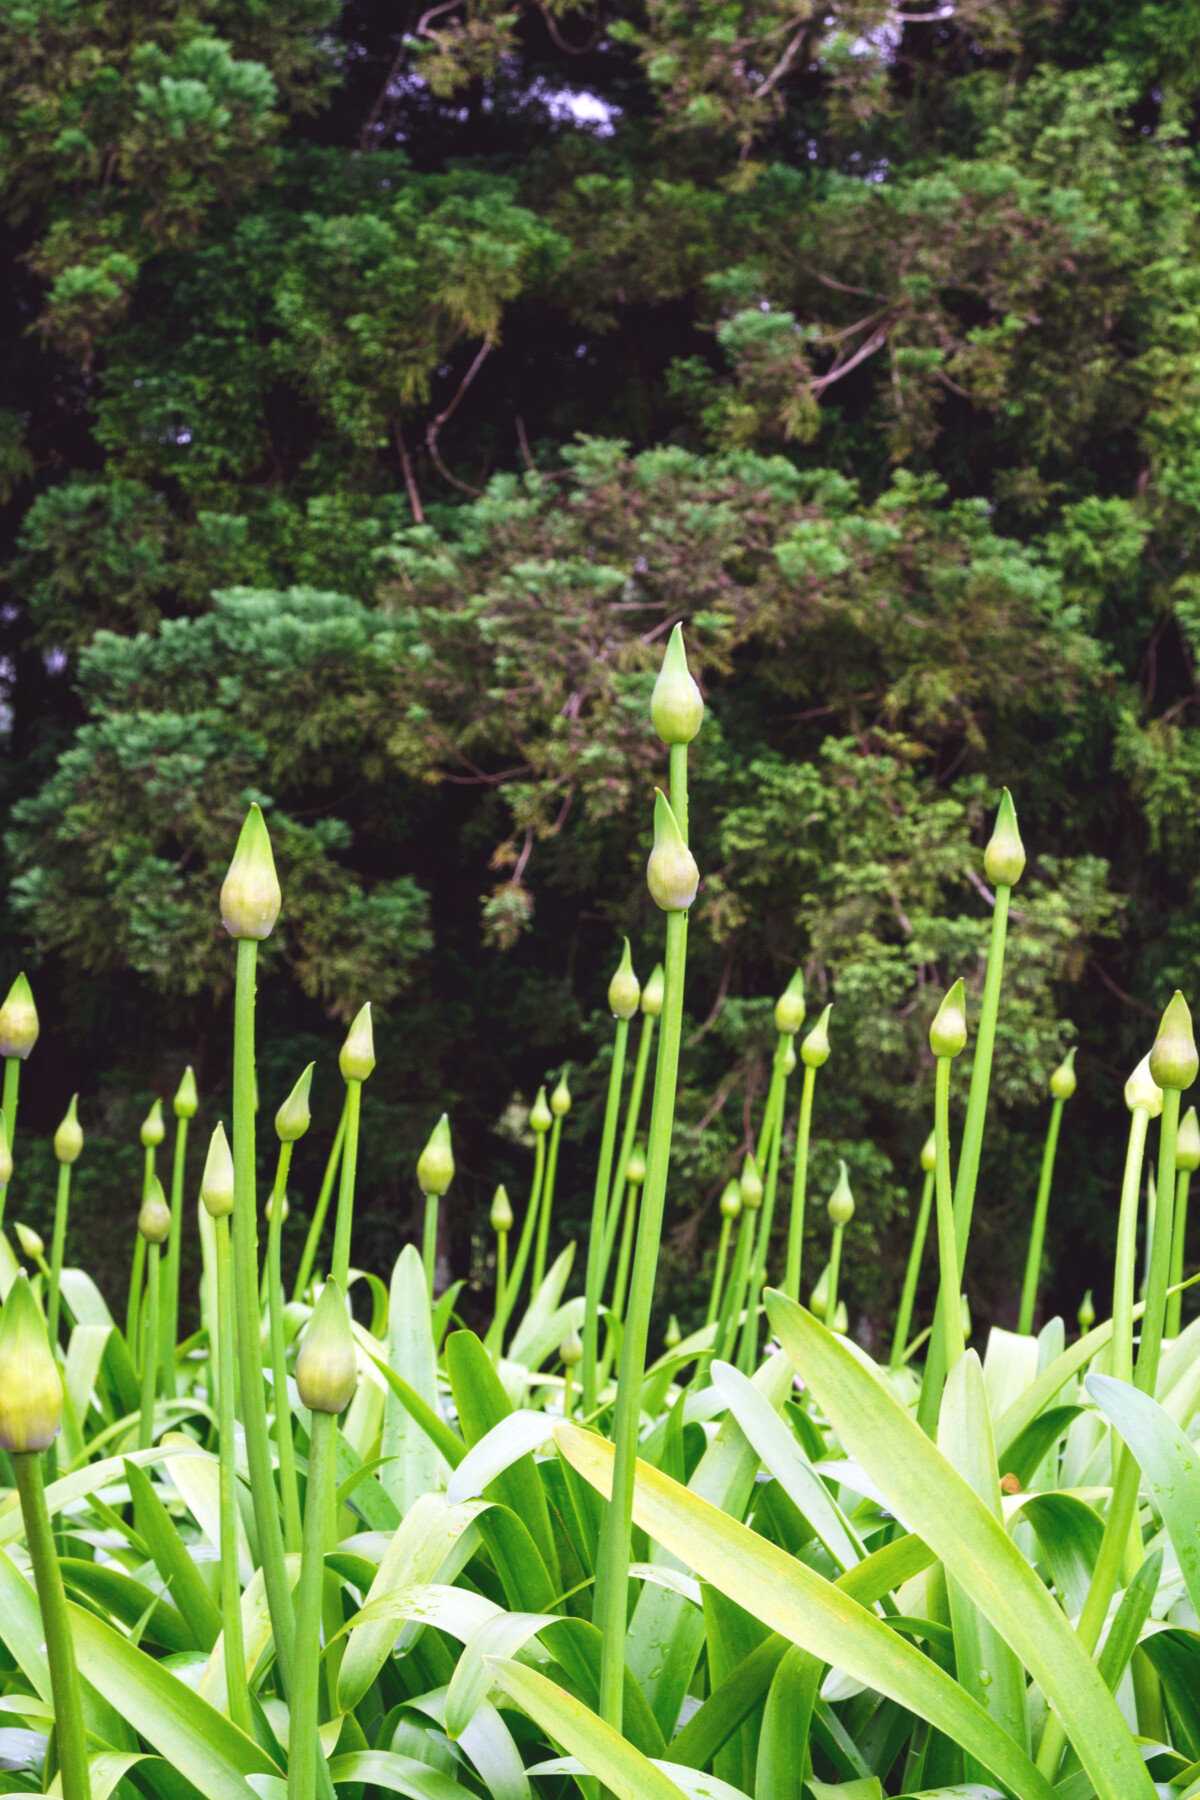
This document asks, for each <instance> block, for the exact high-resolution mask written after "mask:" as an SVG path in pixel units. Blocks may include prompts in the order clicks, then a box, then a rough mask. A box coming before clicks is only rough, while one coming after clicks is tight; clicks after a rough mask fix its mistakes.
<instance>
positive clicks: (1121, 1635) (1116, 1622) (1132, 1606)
mask: <svg viewBox="0 0 1200 1800" xmlns="http://www.w3.org/2000/svg"><path fill="white" fill-rule="evenodd" d="M1162 1565H1163V1553H1162V1551H1161V1550H1153V1551H1151V1553H1150V1555H1149V1556H1148V1557H1147V1558H1146V1560H1145V1562H1144V1563H1143V1564H1142V1566H1141V1568H1140V1569H1139V1570H1138V1572H1137V1574H1136V1575H1135V1576H1134V1578H1133V1580H1132V1581H1131V1582H1130V1584H1129V1586H1128V1587H1127V1588H1126V1589H1125V1592H1124V1594H1123V1595H1122V1596H1121V1604H1120V1606H1118V1608H1117V1611H1116V1615H1115V1617H1114V1619H1113V1622H1112V1624H1111V1625H1110V1626H1109V1629H1108V1636H1107V1637H1106V1638H1105V1640H1104V1646H1103V1648H1102V1649H1101V1651H1100V1654H1099V1656H1098V1657H1097V1658H1096V1667H1097V1668H1098V1669H1099V1671H1100V1673H1101V1675H1103V1677H1104V1679H1105V1681H1106V1682H1107V1683H1108V1685H1109V1687H1110V1688H1111V1689H1112V1691H1113V1692H1114V1693H1115V1692H1116V1689H1117V1683H1118V1682H1119V1681H1120V1679H1121V1677H1122V1675H1123V1674H1124V1673H1125V1669H1126V1665H1127V1664H1128V1662H1129V1659H1130V1657H1131V1656H1132V1655H1133V1653H1134V1651H1135V1650H1136V1649H1137V1646H1138V1639H1139V1638H1140V1637H1141V1635H1142V1626H1143V1625H1144V1624H1145V1623H1146V1620H1147V1619H1148V1618H1149V1617H1150V1608H1151V1607H1152V1606H1153V1604H1154V1596H1155V1594H1156V1593H1157V1592H1158V1578H1159V1576H1160V1575H1161V1574H1162Z"/></svg>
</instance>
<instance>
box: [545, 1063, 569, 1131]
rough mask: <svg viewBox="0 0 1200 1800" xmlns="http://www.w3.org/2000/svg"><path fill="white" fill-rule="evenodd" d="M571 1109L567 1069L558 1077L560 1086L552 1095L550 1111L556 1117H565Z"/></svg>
mask: <svg viewBox="0 0 1200 1800" xmlns="http://www.w3.org/2000/svg"><path fill="white" fill-rule="evenodd" d="M570 1110H571V1090H570V1088H569V1087H568V1086H567V1071H566V1069H564V1070H563V1072H562V1074H561V1075H560V1076H559V1078H558V1086H557V1087H556V1088H555V1090H554V1092H553V1093H552V1094H551V1096H550V1111H551V1112H552V1113H553V1114H554V1116H555V1118H556V1119H565V1118H566V1116H567V1114H568V1113H569V1112H570Z"/></svg>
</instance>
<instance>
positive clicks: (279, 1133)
mask: <svg viewBox="0 0 1200 1800" xmlns="http://www.w3.org/2000/svg"><path fill="white" fill-rule="evenodd" d="M312 1077H313V1064H312V1063H309V1065H308V1067H307V1069H305V1071H304V1073H303V1075H301V1077H300V1079H299V1081H298V1082H297V1083H296V1085H295V1087H294V1088H293V1089H292V1091H291V1093H290V1094H289V1095H288V1097H287V1099H286V1100H285V1101H284V1103H283V1105H282V1106H281V1107H280V1109H279V1111H278V1112H277V1113H276V1114H275V1135H276V1137H277V1138H278V1139H279V1141H280V1143H281V1144H294V1143H295V1142H296V1140H297V1139H298V1138H302V1137H303V1136H304V1134H305V1132H306V1131H307V1130H308V1128H309V1126H310V1125H311V1123H312V1114H311V1113H310V1112H309V1110H308V1094H309V1089H310V1088H311V1087H312Z"/></svg>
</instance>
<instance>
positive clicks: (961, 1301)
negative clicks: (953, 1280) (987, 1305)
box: [958, 1294, 973, 1344]
mask: <svg viewBox="0 0 1200 1800" xmlns="http://www.w3.org/2000/svg"><path fill="white" fill-rule="evenodd" d="M958 1305H959V1314H960V1317H961V1318H962V1328H963V1343H964V1344H969V1343H970V1341H971V1332H972V1330H973V1327H972V1324H971V1302H970V1301H969V1300H968V1299H967V1296H966V1295H965V1294H960V1295H959V1296H958Z"/></svg>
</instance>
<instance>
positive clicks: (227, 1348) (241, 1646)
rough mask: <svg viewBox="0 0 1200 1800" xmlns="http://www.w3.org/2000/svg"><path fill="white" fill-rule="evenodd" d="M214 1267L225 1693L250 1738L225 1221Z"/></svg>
mask: <svg viewBox="0 0 1200 1800" xmlns="http://www.w3.org/2000/svg"><path fill="white" fill-rule="evenodd" d="M213 1231H214V1237H215V1241H216V1251H217V1255H216V1264H217V1364H218V1371H219V1372H218V1380H217V1393H218V1400H217V1411H218V1417H219V1420H220V1430H221V1491H220V1508H221V1622H222V1628H223V1631H224V1640H225V1691H226V1694H227V1696H228V1700H229V1716H230V1718H231V1719H232V1720H233V1722H234V1724H235V1725H238V1726H240V1727H241V1729H242V1730H243V1731H244V1732H246V1733H247V1734H248V1735H249V1736H251V1737H252V1736H253V1735H254V1722H253V1719H252V1718H251V1714H250V1692H249V1689H248V1687H247V1685H246V1646H245V1640H244V1638H243V1635H242V1590H241V1583H240V1580H239V1577H238V1540H237V1516H238V1514H237V1489H236V1482H237V1469H236V1466H235V1464H236V1457H235V1454H234V1444H235V1442H236V1435H235V1431H234V1416H233V1396H234V1388H235V1385H236V1384H235V1380H234V1373H233V1360H234V1350H233V1335H234V1334H233V1320H234V1304H235V1302H234V1291H233V1265H232V1260H231V1255H230V1247H229V1220H228V1219H226V1218H216V1219H214V1220H213Z"/></svg>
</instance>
